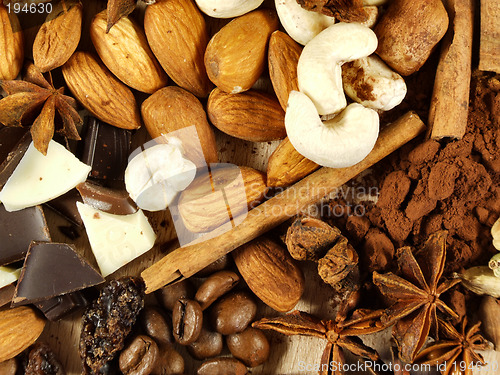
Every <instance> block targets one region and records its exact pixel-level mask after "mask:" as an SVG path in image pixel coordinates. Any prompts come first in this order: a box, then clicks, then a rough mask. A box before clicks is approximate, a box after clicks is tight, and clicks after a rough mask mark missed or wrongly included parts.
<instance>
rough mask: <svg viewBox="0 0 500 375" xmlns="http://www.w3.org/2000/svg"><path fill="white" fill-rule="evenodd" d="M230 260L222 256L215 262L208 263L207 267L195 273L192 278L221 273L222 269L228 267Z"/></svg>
mask: <svg viewBox="0 0 500 375" xmlns="http://www.w3.org/2000/svg"><path fill="white" fill-rule="evenodd" d="M230 260H231V258H229V257H228V256H227V255H223V256H221V257H220V258H219V259H217V260H216V261H215V262H213V263H210V264H209V265H208V266H206V267H205V268H203V269H202V270H200V271H198V272H196V273H195V274H194V277H207V276H210V275H211V274H213V273H215V272H218V271H222V270H223V269H225V268H227V267H228V266H229V262H230Z"/></svg>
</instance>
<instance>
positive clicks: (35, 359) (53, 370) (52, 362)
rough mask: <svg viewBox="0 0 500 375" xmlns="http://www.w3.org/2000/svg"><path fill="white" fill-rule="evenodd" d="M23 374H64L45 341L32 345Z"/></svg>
mask: <svg viewBox="0 0 500 375" xmlns="http://www.w3.org/2000/svg"><path fill="white" fill-rule="evenodd" d="M24 374H25V375H65V374H66V372H65V371H64V368H63V367H62V365H61V363H60V362H59V360H58V359H57V357H56V355H55V354H54V352H53V351H52V350H51V349H50V347H49V346H48V345H47V344H45V343H37V344H35V345H33V347H32V348H31V350H30V352H29V355H28V364H27V365H26V371H25V373H24Z"/></svg>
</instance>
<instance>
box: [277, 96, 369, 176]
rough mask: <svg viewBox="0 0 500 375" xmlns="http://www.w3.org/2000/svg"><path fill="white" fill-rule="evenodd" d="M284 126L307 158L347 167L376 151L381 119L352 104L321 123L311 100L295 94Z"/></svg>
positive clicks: (329, 164) (299, 150)
mask: <svg viewBox="0 0 500 375" xmlns="http://www.w3.org/2000/svg"><path fill="white" fill-rule="evenodd" d="M285 126H286V132H287V134H288V139H289V140H290V142H291V143H292V145H293V147H295V149H296V150H297V151H298V152H299V153H301V154H302V155H303V156H304V157H306V158H308V159H310V160H312V161H314V162H315V163H317V164H320V165H322V166H324V167H330V168H344V167H350V166H352V165H354V164H357V163H359V162H360V161H361V160H363V159H364V158H365V157H366V156H367V155H368V154H369V153H370V151H371V150H372V149H373V146H374V145H375V142H376V141H377V138H378V131H379V118H378V114H377V112H375V111H374V110H372V109H368V108H365V107H363V106H362V105H361V104H357V103H353V104H350V105H349V106H348V107H347V108H346V109H345V110H344V111H342V112H341V113H340V114H339V115H337V116H335V117H334V118H333V119H332V120H328V121H325V122H322V121H321V119H320V117H319V115H318V111H317V109H316V107H315V106H314V103H313V102H312V101H311V99H309V98H308V97H307V95H305V94H303V93H301V92H298V91H292V92H291V93H290V97H289V99H288V108H287V111H286V115H285Z"/></svg>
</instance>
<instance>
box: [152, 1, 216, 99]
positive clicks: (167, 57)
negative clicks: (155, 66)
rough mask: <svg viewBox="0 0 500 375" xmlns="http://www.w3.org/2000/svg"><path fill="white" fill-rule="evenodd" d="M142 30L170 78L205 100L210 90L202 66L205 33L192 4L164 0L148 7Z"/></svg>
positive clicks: (200, 17) (205, 29) (196, 9)
mask: <svg viewBox="0 0 500 375" xmlns="http://www.w3.org/2000/svg"><path fill="white" fill-rule="evenodd" d="M144 30H145V31H146V36H147V39H148V42H149V45H150V46H151V49H152V50H153V53H154V54H155V56H156V58H157V59H158V61H159V62H160V64H161V66H162V67H163V69H165V71H166V72H167V74H168V75H169V76H170V78H172V80H173V81H174V82H175V83H177V84H178V85H179V86H180V87H182V88H184V89H186V90H188V91H190V92H191V93H193V94H194V95H196V96H198V97H206V96H207V95H208V94H209V93H210V90H211V89H212V87H213V85H212V83H211V82H210V80H209V79H208V77H207V72H206V70H205V66H204V64H203V54H204V53H205V49H206V47H207V43H208V31H207V26H206V24H205V19H204V17H203V15H202V14H201V12H200V10H199V9H198V8H197V7H196V4H195V3H194V1H193V0H168V1H157V2H156V3H155V4H151V5H148V7H147V8H146V14H145V16H144Z"/></svg>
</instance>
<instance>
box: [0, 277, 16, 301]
mask: <svg viewBox="0 0 500 375" xmlns="http://www.w3.org/2000/svg"><path fill="white" fill-rule="evenodd" d="M15 290H16V284H14V283H12V284H9V285H5V286H4V287H3V288H0V307H2V306H5V305H7V304H8V303H10V302H11V301H12V297H14V292H15Z"/></svg>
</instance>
